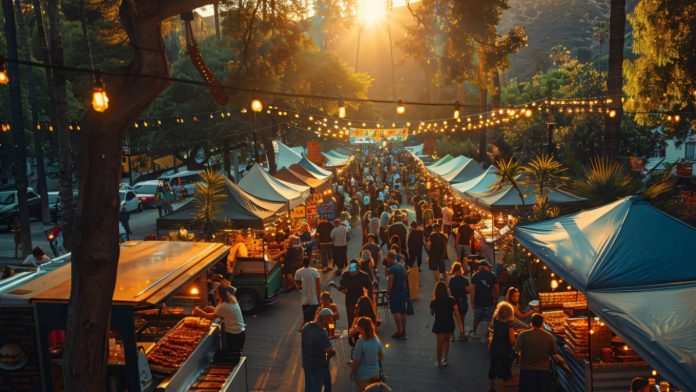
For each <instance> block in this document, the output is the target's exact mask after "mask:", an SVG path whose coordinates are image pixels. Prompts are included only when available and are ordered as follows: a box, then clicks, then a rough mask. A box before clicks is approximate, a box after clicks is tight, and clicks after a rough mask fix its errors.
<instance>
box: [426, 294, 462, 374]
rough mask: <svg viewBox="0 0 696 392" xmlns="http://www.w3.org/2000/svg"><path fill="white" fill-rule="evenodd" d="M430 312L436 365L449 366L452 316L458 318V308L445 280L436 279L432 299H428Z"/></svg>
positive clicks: (452, 325) (452, 330) (439, 366)
mask: <svg viewBox="0 0 696 392" xmlns="http://www.w3.org/2000/svg"><path fill="white" fill-rule="evenodd" d="M430 314H431V315H434V316H435V322H433V333H434V334H435V337H436V343H437V347H436V353H437V363H436V365H437V367H438V368H442V367H445V366H449V364H448V363H447V360H448V357H449V341H450V338H451V337H452V334H453V333H454V318H455V317H457V318H459V310H458V309H457V306H456V301H455V300H454V298H453V297H452V296H450V295H449V292H448V291H447V285H445V282H442V281H438V282H437V283H436V284H435V290H434V291H433V300H432V301H430Z"/></svg>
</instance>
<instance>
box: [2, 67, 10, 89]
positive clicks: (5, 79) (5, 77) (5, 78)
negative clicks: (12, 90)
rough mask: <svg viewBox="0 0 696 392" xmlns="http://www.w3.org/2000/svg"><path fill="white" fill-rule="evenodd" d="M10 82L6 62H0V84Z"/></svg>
mask: <svg viewBox="0 0 696 392" xmlns="http://www.w3.org/2000/svg"><path fill="white" fill-rule="evenodd" d="M8 83H10V77H9V76H8V75H7V70H6V69H5V64H2V63H0V84H2V85H3V86H4V85H6V84H8Z"/></svg>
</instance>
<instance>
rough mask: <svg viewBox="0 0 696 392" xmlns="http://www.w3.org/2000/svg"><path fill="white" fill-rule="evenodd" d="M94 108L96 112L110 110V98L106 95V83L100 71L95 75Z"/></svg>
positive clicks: (93, 89) (93, 88)
mask: <svg viewBox="0 0 696 392" xmlns="http://www.w3.org/2000/svg"><path fill="white" fill-rule="evenodd" d="M92 108H93V109H94V111H95V112H99V113H101V112H103V111H105V110H106V109H108V108H109V97H108V96H107V95H106V89H105V88H104V81H103V80H102V78H101V73H100V72H99V71H97V72H96V74H95V75H94V87H92Z"/></svg>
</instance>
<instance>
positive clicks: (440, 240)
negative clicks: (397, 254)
mask: <svg viewBox="0 0 696 392" xmlns="http://www.w3.org/2000/svg"><path fill="white" fill-rule="evenodd" d="M425 249H426V250H427V251H428V265H429V267H430V270H431V271H433V276H434V277H435V282H437V281H438V280H440V279H442V280H444V281H446V280H447V272H446V271H445V255H446V254H447V237H446V236H445V235H444V234H442V231H441V227H440V224H439V223H436V224H434V225H433V232H432V234H430V237H428V244H427V245H426V246H425ZM441 275H442V278H441V277H440V276H441Z"/></svg>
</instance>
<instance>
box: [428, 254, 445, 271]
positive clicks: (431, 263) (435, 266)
mask: <svg viewBox="0 0 696 392" xmlns="http://www.w3.org/2000/svg"><path fill="white" fill-rule="evenodd" d="M428 268H430V270H431V271H438V272H440V273H445V259H444V258H443V257H440V258H437V259H433V258H432V257H431V258H430V259H429V260H428Z"/></svg>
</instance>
